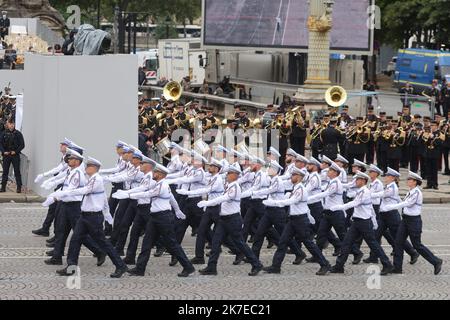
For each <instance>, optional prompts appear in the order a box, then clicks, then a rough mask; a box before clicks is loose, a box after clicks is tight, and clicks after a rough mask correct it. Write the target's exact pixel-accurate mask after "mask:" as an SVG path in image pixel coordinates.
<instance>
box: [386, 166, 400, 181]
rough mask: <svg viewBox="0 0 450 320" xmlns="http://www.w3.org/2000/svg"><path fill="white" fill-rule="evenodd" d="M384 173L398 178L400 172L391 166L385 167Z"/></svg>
mask: <svg viewBox="0 0 450 320" xmlns="http://www.w3.org/2000/svg"><path fill="white" fill-rule="evenodd" d="M386 175H387V176H391V177H396V178H400V173H399V172H398V171H395V170H394V169H392V168H389V167H388V168H387V173H386Z"/></svg>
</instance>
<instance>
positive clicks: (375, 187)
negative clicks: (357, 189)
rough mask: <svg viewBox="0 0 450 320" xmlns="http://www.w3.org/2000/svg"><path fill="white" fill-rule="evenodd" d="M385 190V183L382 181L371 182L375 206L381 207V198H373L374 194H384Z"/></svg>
mask: <svg viewBox="0 0 450 320" xmlns="http://www.w3.org/2000/svg"><path fill="white" fill-rule="evenodd" d="M383 189H384V188H383V183H382V182H381V181H380V179H375V180H374V181H371V182H370V184H369V190H370V192H371V193H372V204H373V205H374V206H377V205H378V206H379V205H380V204H381V197H378V198H375V197H373V194H374V193H378V192H383Z"/></svg>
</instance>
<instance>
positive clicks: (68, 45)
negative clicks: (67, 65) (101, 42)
mask: <svg viewBox="0 0 450 320" xmlns="http://www.w3.org/2000/svg"><path fill="white" fill-rule="evenodd" d="M77 33H78V30H77V29H73V30H72V31H70V34H69V38H68V39H67V40H66V41H64V43H63V46H62V52H63V53H64V55H66V56H73V53H74V52H75V48H74V46H73V41H74V39H75V35H76V34H77Z"/></svg>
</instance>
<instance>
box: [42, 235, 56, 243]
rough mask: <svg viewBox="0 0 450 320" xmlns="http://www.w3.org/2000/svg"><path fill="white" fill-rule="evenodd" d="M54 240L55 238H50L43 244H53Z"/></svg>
mask: <svg viewBox="0 0 450 320" xmlns="http://www.w3.org/2000/svg"><path fill="white" fill-rule="evenodd" d="M55 240H56V237H55V236H53V237H51V238H49V239H47V240H45V242H46V243H52V242H55Z"/></svg>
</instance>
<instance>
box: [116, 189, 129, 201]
mask: <svg viewBox="0 0 450 320" xmlns="http://www.w3.org/2000/svg"><path fill="white" fill-rule="evenodd" d="M112 197H113V198H114V199H118V200H123V199H128V198H129V195H128V193H126V192H125V191H123V190H118V191H117V192H115V193H113V194H112Z"/></svg>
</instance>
